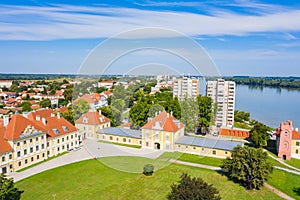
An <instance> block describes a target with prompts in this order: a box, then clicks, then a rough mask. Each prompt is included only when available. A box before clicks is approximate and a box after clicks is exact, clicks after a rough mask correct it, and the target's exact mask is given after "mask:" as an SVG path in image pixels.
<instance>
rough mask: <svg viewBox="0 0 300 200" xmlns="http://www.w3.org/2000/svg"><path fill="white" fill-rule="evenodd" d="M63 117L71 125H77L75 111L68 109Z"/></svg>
mask: <svg viewBox="0 0 300 200" xmlns="http://www.w3.org/2000/svg"><path fill="white" fill-rule="evenodd" d="M61 115H62V117H63V118H65V119H66V120H67V121H68V122H70V123H71V124H73V125H74V124H75V122H74V111H73V109H68V110H66V111H65V112H63V113H61Z"/></svg>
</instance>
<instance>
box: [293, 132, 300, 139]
mask: <svg viewBox="0 0 300 200" xmlns="http://www.w3.org/2000/svg"><path fill="white" fill-rule="evenodd" d="M292 139H294V140H300V133H299V132H298V131H295V130H293V131H292Z"/></svg>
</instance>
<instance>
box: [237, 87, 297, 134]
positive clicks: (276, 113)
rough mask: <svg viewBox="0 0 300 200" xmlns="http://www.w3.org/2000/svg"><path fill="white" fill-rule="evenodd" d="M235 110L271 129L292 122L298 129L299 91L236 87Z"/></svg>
mask: <svg viewBox="0 0 300 200" xmlns="http://www.w3.org/2000/svg"><path fill="white" fill-rule="evenodd" d="M235 103H236V104H235V105H236V106H235V109H237V110H243V111H246V112H250V117H251V119H256V120H258V121H261V122H263V123H264V124H266V125H268V126H271V127H273V128H277V127H279V124H280V122H282V121H286V120H292V121H293V126H294V128H296V127H298V128H300V91H299V90H287V89H277V88H268V87H263V88H251V87H249V86H245V85H237V87H236V100H235Z"/></svg>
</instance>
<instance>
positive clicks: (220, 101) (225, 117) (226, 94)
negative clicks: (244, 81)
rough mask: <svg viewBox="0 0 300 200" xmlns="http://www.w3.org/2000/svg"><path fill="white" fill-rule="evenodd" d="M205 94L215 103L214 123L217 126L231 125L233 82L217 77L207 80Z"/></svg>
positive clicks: (233, 98)
mask: <svg viewBox="0 0 300 200" xmlns="http://www.w3.org/2000/svg"><path fill="white" fill-rule="evenodd" d="M206 96H208V97H211V98H212V100H213V103H216V106H217V107H216V109H217V111H216V116H215V125H216V126H217V127H232V126H233V123H234V107H235V82H233V81H225V80H224V79H217V80H216V81H207V83H206Z"/></svg>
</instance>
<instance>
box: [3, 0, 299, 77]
mask: <svg viewBox="0 0 300 200" xmlns="http://www.w3.org/2000/svg"><path fill="white" fill-rule="evenodd" d="M299 19H300V2H299V3H298V2H297V1H250V0H238V1H225V0H215V1H199V2H197V1H152V0H144V1H141V0H137V1H133V2H132V1H111V0H104V1H96V0H88V1H86V0H85V1H83V0H77V1H69V0H63V1H55V0H51V1H47V2H43V1H38V0H32V1H26V0H25V1H24V0H23V1H21V0H19V1H16V0H2V1H1V3H0V69H1V71H0V72H2V73H77V72H78V71H80V66H81V65H82V63H83V62H84V60H86V58H87V56H88V55H89V54H90V51H91V50H92V49H94V48H95V47H96V46H97V45H99V43H101V42H103V41H105V40H107V39H108V38H111V37H112V36H116V35H118V34H119V33H122V32H124V31H125V32H126V31H130V30H133V29H139V28H145V27H157V28H161V29H168V30H174V31H177V32H179V33H182V34H183V35H185V37H189V38H192V39H194V40H195V41H196V42H197V43H198V44H199V45H201V46H202V47H203V48H204V49H205V50H206V52H207V53H208V54H209V55H210V57H211V59H212V60H213V62H214V63H215V64H216V65H217V67H218V69H219V71H220V73H221V75H251V76H300V20H299ZM132 37H133V36H131V38H129V39H130V40H132V39H133V38H132ZM139 37H141V36H139ZM148 37H149V36H147V34H146V35H145V36H144V37H143V39H144V40H147V39H149V38H148ZM151 37H156V38H158V39H159V38H160V37H162V40H164V39H165V38H168V37H170V38H172V37H174V35H172V34H170V35H168V34H167V35H164V36H161V35H159V34H156V35H155V34H154V35H151ZM123 39H124V40H126V39H128V38H123ZM118 45H119V46H118V48H123V47H122V43H120V44H118ZM176 48H180V46H179V45H177V46H176ZM182 48H185V50H187V51H190V49H187V47H182ZM108 51H110V50H108ZM147 52H149V51H146V53H145V52H144V53H139V54H136V55H135V54H134V55H129V56H128V57H127V58H126V59H124V60H121V59H120V60H119V61H118V62H116V63H115V64H114V65H119V66H115V69H112V70H110V72H111V73H125V72H124V71H122V70H120V67H125V68H126V67H127V68H128V67H135V66H137V65H143V64H144V65H147V64H149V63H160V62H161V60H166V59H167V57H166V56H165V55H164V54H165V53H163V54H159V53H157V52H156V53H155V54H154V53H153V52H150V53H149V54H147ZM99 56H101V55H99ZM142 61H144V63H143V62H142ZM163 64H164V65H169V66H171V67H174V68H176V69H178V70H179V69H181V72H185V73H193V71H191V70H189V69H188V66H186V65H188V64H187V63H185V62H179V61H178V60H177V59H174V58H171V57H170V58H169V60H168V62H165V63H163ZM99 65H100V64H99ZM118 67H119V68H118ZM127 68H126V69H127Z"/></svg>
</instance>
